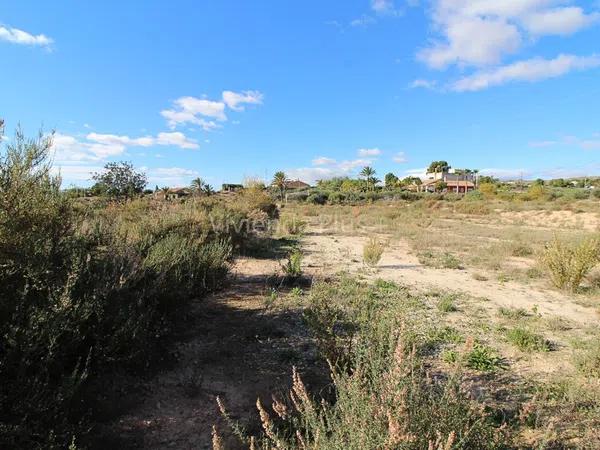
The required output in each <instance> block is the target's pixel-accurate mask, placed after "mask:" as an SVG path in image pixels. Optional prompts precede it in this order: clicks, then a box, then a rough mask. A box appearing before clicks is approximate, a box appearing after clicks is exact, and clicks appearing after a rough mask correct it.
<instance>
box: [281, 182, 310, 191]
mask: <svg viewBox="0 0 600 450" xmlns="http://www.w3.org/2000/svg"><path fill="white" fill-rule="evenodd" d="M286 187H287V189H289V190H292V191H294V190H299V189H308V188H309V187H310V184H308V183H305V182H304V181H300V180H293V181H288V182H287V184H286Z"/></svg>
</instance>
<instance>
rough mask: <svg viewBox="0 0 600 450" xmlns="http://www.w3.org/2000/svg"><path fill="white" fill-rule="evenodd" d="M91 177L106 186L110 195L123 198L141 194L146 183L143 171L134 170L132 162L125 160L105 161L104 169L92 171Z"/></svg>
mask: <svg viewBox="0 0 600 450" xmlns="http://www.w3.org/2000/svg"><path fill="white" fill-rule="evenodd" d="M92 178H93V179H94V180H95V181H96V182H97V183H98V184H101V185H103V186H105V187H106V193H107V195H109V196H110V197H113V198H124V199H129V198H132V197H134V196H135V195H139V194H141V193H142V192H143V191H144V188H145V187H146V184H147V183H148V182H147V178H146V174H145V173H144V172H136V171H135V169H134V167H133V164H131V163H130V162H125V161H121V162H110V163H107V164H106V165H105V166H104V171H103V172H96V173H94V175H93V176H92Z"/></svg>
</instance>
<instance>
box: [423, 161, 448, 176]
mask: <svg viewBox="0 0 600 450" xmlns="http://www.w3.org/2000/svg"><path fill="white" fill-rule="evenodd" d="M451 168H452V167H451V166H450V164H448V162H447V161H433V162H432V163H431V164H429V168H428V169H427V172H428V173H438V172H447V171H448V170H450V169H451Z"/></svg>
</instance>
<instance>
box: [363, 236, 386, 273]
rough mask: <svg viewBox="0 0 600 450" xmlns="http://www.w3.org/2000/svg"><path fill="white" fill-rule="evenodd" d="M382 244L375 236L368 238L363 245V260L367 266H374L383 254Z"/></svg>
mask: <svg viewBox="0 0 600 450" xmlns="http://www.w3.org/2000/svg"><path fill="white" fill-rule="evenodd" d="M383 250H384V247H383V244H382V243H381V242H379V240H377V239H375V238H371V239H369V240H368V241H367V242H366V243H365V245H364V246H363V261H364V263H365V264H366V265H367V266H369V267H375V266H376V265H377V263H379V261H380V260H381V256H382V255H383Z"/></svg>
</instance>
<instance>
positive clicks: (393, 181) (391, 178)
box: [383, 172, 400, 189]
mask: <svg viewBox="0 0 600 450" xmlns="http://www.w3.org/2000/svg"><path fill="white" fill-rule="evenodd" d="M383 180H384V182H385V187H386V188H387V189H392V188H395V187H396V186H397V185H398V181H400V180H399V179H398V177H397V176H396V175H394V174H393V173H391V172H390V173H388V174H386V176H385V177H384V179H383Z"/></svg>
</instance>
